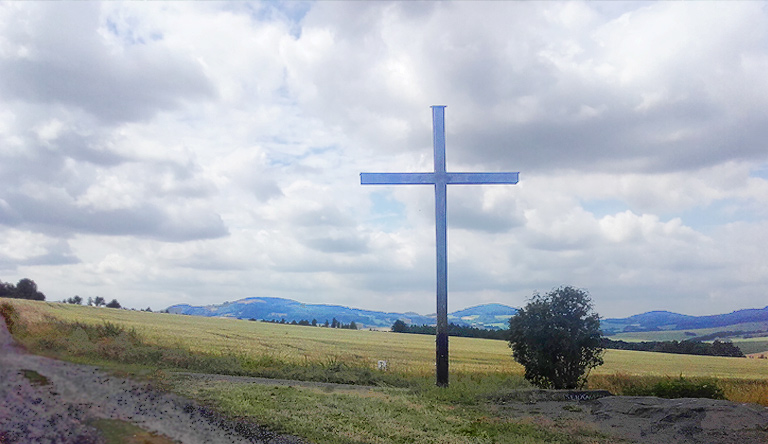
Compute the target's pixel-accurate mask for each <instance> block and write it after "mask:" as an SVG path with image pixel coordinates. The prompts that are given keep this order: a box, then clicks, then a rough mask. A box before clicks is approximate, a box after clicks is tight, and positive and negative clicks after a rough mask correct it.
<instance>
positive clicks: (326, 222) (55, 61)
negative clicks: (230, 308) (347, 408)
mask: <svg viewBox="0 0 768 444" xmlns="http://www.w3.org/2000/svg"><path fill="white" fill-rule="evenodd" d="M766 15H767V13H766V8H765V7H764V6H763V5H762V4H760V3H735V4H734V3H727V4H726V3H693V4H691V3H645V2H640V3H634V2H620V3H590V2H565V3H516V2H471V3H469V2H447V3H432V2H425V3H407V2H316V3H311V4H303V3H302V4H299V3H292V2H290V3H286V4H279V3H272V2H256V3H184V2H179V3H148V4H145V3H128V2H108V3H82V4H76V5H71V4H60V5H56V4H47V3H13V2H12V3H5V4H2V5H0V70H2V72H3V73H5V75H4V76H0V79H1V80H0V103H2V106H1V107H0V109H1V110H2V111H0V180H2V182H3V184H4V187H3V190H2V191H0V230H2V233H3V234H4V235H5V237H4V242H0V269H2V271H3V276H2V277H1V278H2V279H3V280H5V281H16V280H18V279H19V278H21V277H30V278H33V279H35V280H36V281H37V282H38V285H39V286H40V288H41V290H43V291H44V292H47V293H48V294H49V297H51V298H52V299H59V300H60V299H63V298H66V297H70V296H72V295H73V294H80V295H81V296H84V297H88V296H96V295H102V296H105V297H110V298H111V297H117V298H118V299H119V300H120V301H121V303H124V305H128V306H135V307H142V308H143V307H145V306H147V305H151V306H152V307H153V308H155V309H157V308H163V306H162V305H163V304H165V305H171V304H173V303H178V302H191V303H196V304H208V303H216V302H221V301H224V300H234V299H238V298H241V297H247V296H283V297H291V298H294V299H298V300H302V301H306V302H326V303H344V304H349V305H353V306H360V307H365V308H372V309H386V310H400V311H417V312H422V313H427V312H432V311H434V273H435V270H434V269H435V266H434V251H433V250H434V228H433V224H434V221H433V211H434V209H433V208H434V204H433V201H432V191H431V189H430V188H429V187H362V186H360V184H359V176H358V174H359V173H360V172H362V171H429V170H430V169H431V168H432V151H431V119H430V110H429V106H430V105H447V108H446V123H447V150H448V152H447V158H448V168H449V169H450V170H454V171H520V172H521V182H520V183H519V184H518V185H515V186H493V187H490V186H489V187H484V186H479V187H469V186H468V187H451V189H450V190H449V203H448V207H449V223H450V226H449V245H450V253H449V259H450V270H449V277H450V288H451V296H450V297H451V302H450V305H451V307H452V308H456V309H458V308H462V307H465V306H469V305H474V304H478V303H482V302H502V303H508V304H511V305H521V304H523V303H524V301H525V299H526V298H527V297H528V296H530V294H531V293H532V292H533V291H534V290H538V291H547V290H549V289H550V288H552V287H555V286H558V285H561V284H572V285H577V286H581V287H585V288H587V289H590V290H591V292H592V295H593V297H594V298H595V301H596V303H597V307H598V310H599V311H600V312H601V313H602V314H604V315H616V316H618V315H630V314H633V313H636V312H640V311H644V310H651V309H668V310H675V311H679V312H685V313H690V314H704V313H715V312H725V311H731V310H735V309H738V308H746V307H754V306H759V305H760V304H762V302H761V298H762V290H761V288H765V285H766V284H768V282H766V278H765V276H768V274H766V273H764V271H765V268H766V264H768V258H767V257H765V254H763V252H762V250H761V249H760V247H759V245H761V244H760V240H761V239H762V237H763V236H762V234H761V233H762V232H766V231H765V230H764V228H765V227H764V225H765V220H766V217H768V212H766V210H765V202H766V199H768V180H766V178H765V177H764V176H765V174H764V169H765V165H768V155H766V153H768V151H766V149H765V148H766V146H765V140H768V130H766V128H768V122H767V121H766V116H765V113H764V112H763V110H764V109H765V108H766V106H767V105H768V93H766V91H768V84H766V80H765V79H766V77H765V75H764V73H765V71H766V67H768V48H767V47H766V32H768V31H766V29H768V26H766ZM158 304H160V305H158Z"/></svg>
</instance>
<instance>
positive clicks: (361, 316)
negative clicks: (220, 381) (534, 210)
mask: <svg viewBox="0 0 768 444" xmlns="http://www.w3.org/2000/svg"><path fill="white" fill-rule="evenodd" d="M167 310H168V312H170V313H177V314H186V315H195V316H219V317H229V318H238V319H256V320H262V319H265V320H273V319H274V320H277V321H280V320H282V319H285V321H286V322H291V321H297V322H298V321H301V320H307V321H312V320H313V319H315V320H317V322H318V323H321V324H322V323H324V322H325V321H326V320H328V321H329V322H330V321H331V320H332V319H333V318H336V319H337V320H338V321H339V322H342V323H345V324H349V323H350V322H352V321H354V322H355V323H356V324H357V325H358V326H359V327H361V328H389V327H391V326H392V324H394V322H395V321H397V320H402V321H403V322H405V323H406V324H409V325H423V324H426V325H434V324H435V315H434V314H429V315H421V314H418V313H413V312H408V313H393V312H381V311H372V310H363V309H359V308H350V307H345V306H342V305H326V304H304V303H301V302H297V301H294V300H291V299H282V298H268V297H264V298H246V299H241V300H238V301H234V302H225V303H223V304H218V305H206V306H192V305H188V304H180V305H173V306H171V307H168V309H167ZM515 313H517V309H516V308H514V307H510V306H508V305H503V304H484V305H478V306H475V307H469V308H466V309H463V310H458V311H454V312H452V313H449V314H448V321H449V322H452V323H454V324H461V325H467V326H471V327H477V328H490V329H497V328H502V329H503V328H506V327H507V321H508V320H509V318H510V317H511V316H513V315H514V314H515ZM601 326H602V329H603V333H604V334H605V335H606V336H612V335H617V334H622V333H624V334H626V333H642V332H671V331H688V330H702V329H717V330H722V331H766V330H768V307H765V308H761V309H746V310H738V311H734V312H732V313H727V314H720V315H711V316H689V315H683V314H679V313H672V312H669V311H650V312H647V313H642V314H638V315H634V316H629V317H627V318H609V319H603V320H601ZM699 334H701V332H699ZM681 335H682V333H681Z"/></svg>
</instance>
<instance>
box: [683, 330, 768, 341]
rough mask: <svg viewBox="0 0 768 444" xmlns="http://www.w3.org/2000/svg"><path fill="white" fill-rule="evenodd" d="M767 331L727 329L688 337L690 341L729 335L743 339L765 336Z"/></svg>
mask: <svg viewBox="0 0 768 444" xmlns="http://www.w3.org/2000/svg"><path fill="white" fill-rule="evenodd" d="M766 333H768V332H766V331H760V330H755V331H745V330H728V331H716V332H714V333H709V334H706V335H701V336H696V337H695V338H691V339H689V340H690V341H710V340H712V339H718V338H726V337H730V336H741V337H743V338H744V339H747V338H757V337H762V336H765V334H766Z"/></svg>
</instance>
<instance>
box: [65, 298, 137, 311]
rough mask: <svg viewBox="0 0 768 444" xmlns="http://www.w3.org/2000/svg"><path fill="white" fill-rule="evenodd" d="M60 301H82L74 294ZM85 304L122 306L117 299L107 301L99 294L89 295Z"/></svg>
mask: <svg viewBox="0 0 768 444" xmlns="http://www.w3.org/2000/svg"><path fill="white" fill-rule="evenodd" d="M61 302H63V303H65V304H74V305H81V304H82V303H83V298H81V297H80V296H77V295H75V296H73V297H71V298H67V299H64V300H63V301H61ZM86 305H88V306H89V307H107V308H123V306H122V305H120V303H119V302H117V299H112V300H111V301H109V302H107V300H106V299H104V298H103V297H101V296H96V297H95V298H91V297H89V298H88V301H87V302H86ZM142 311H143V310H142ZM147 311H152V310H150V309H149V307H147Z"/></svg>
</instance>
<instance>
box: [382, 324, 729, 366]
mask: <svg viewBox="0 0 768 444" xmlns="http://www.w3.org/2000/svg"><path fill="white" fill-rule="evenodd" d="M392 331H393V332H395V333H412V334H419V335H434V334H435V333H436V327H435V326H434V325H408V324H406V323H405V322H403V321H401V320H397V321H395V323H394V324H392ZM448 335H449V336H458V337H463V338H483V339H500V340H507V339H508V338H509V330H507V329H505V330H489V329H485V328H477V327H470V326H466V325H456V324H449V325H448ZM707 336H709V335H707ZM720 336H723V332H721V333H720V335H719V336H714V337H720ZM708 339H712V338H707V337H706V336H698V337H697V338H696V339H689V340H686V341H680V342H678V341H650V342H626V341H614V340H611V339H608V338H606V337H603V338H602V346H603V347H604V348H610V349H614V350H634V351H649V352H656V353H674V354H681V355H703V356H728V357H737V358H743V357H744V353H742V351H741V349H740V348H739V347H738V346H736V345H733V343H731V342H725V341H718V340H715V341H714V342H713V343H712V344H709V343H706V342H701V341H704V340H708Z"/></svg>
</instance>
